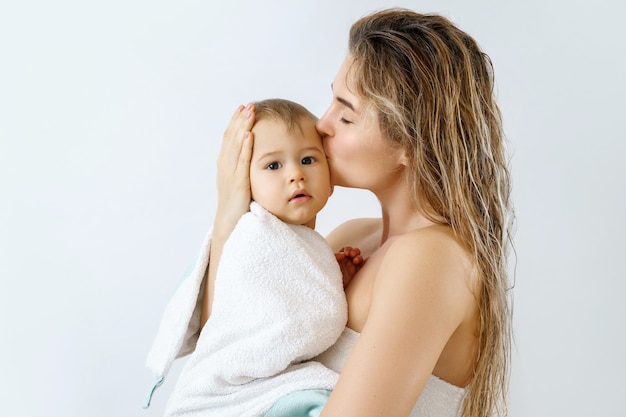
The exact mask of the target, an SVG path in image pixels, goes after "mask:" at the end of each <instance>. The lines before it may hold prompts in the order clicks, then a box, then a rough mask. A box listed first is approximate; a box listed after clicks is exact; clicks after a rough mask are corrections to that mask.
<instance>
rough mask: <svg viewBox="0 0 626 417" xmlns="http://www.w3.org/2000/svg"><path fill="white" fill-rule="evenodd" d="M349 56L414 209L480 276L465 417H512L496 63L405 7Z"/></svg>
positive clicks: (368, 32) (372, 25) (504, 177)
mask: <svg viewBox="0 0 626 417" xmlns="http://www.w3.org/2000/svg"><path fill="white" fill-rule="evenodd" d="M349 54H350V57H351V59H352V65H351V67H350V70H349V79H350V84H349V87H350V88H351V89H353V90H354V92H355V93H356V94H357V95H358V96H360V97H362V98H363V99H364V101H365V102H366V103H368V104H370V105H372V106H374V108H375V109H376V111H377V114H378V118H379V122H380V126H381V131H382V132H383V134H384V135H385V136H386V137H387V138H388V139H389V140H391V141H392V142H393V143H394V145H397V146H401V147H402V148H403V149H404V150H405V152H406V155H407V157H408V159H409V165H408V167H407V175H408V176H409V183H410V184H411V186H412V189H413V196H414V198H415V203H416V206H417V207H419V208H420V209H421V210H422V211H423V213H424V215H426V216H427V217H428V218H429V219H431V220H432V221H434V222H436V223H440V224H448V225H450V226H451V227H452V229H453V230H454V233H455V235H456V236H457V238H458V239H459V240H461V241H462V242H463V243H464V244H465V245H466V246H467V248H469V250H470V251H471V252H472V253H473V255H474V259H475V264H476V266H477V269H478V273H479V274H480V290H479V294H477V298H478V303H479V311H480V327H479V335H478V345H479V348H478V353H477V358H476V366H475V368H474V370H473V375H472V377H471V380H470V382H469V384H468V386H467V394H466V397H465V400H464V403H463V410H462V415H463V416H465V417H487V416H492V415H494V414H497V415H506V414H507V407H506V404H507V387H508V380H509V364H510V351H511V308H510V304H509V302H510V300H509V298H508V295H509V294H508V289H509V288H508V286H509V284H508V279H507V257H508V256H507V255H508V249H509V243H510V234H511V225H512V223H513V217H514V216H513V209H512V205H511V202H510V175H509V170H508V160H507V156H506V152H505V146H504V134H503V130H502V123H501V115H500V110H499V108H498V106H497V104H496V101H495V94H494V79H493V68H492V64H491V60H490V59H489V57H488V56H487V55H486V54H485V53H483V52H482V51H481V49H480V47H479V46H478V44H477V43H476V41H475V40H474V39H473V38H472V37H470V36H469V35H468V34H467V33H465V32H463V31H462V30H460V29H459V28H457V27H456V26H455V25H454V24H453V23H452V22H450V21H449V20H448V19H446V18H445V17H442V16H439V15H433V14H426V15H424V14H418V13H415V12H413V11H410V10H406V9H387V10H382V11H379V12H375V13H372V14H370V15H367V16H365V17H363V18H361V19H360V20H358V21H357V22H356V23H355V24H354V25H353V26H352V28H351V30H350V41H349Z"/></svg>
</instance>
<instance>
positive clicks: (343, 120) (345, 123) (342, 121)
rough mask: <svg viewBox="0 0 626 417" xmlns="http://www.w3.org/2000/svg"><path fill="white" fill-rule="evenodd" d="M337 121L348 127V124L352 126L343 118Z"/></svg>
mask: <svg viewBox="0 0 626 417" xmlns="http://www.w3.org/2000/svg"><path fill="white" fill-rule="evenodd" d="M339 121H340V122H341V123H343V124H344V125H350V124H352V122H351V121H350V120H348V119H345V118H343V117H342V118H341V119H339Z"/></svg>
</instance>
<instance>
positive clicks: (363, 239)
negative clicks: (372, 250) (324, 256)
mask: <svg viewBox="0 0 626 417" xmlns="http://www.w3.org/2000/svg"><path fill="white" fill-rule="evenodd" d="M381 233H382V222H381V219H379V218H361V219H352V220H348V221H346V222H344V223H342V224H340V225H339V226H337V227H336V228H335V229H334V230H333V231H331V232H330V233H329V234H328V236H326V240H327V241H328V243H329V244H330V246H331V247H332V248H333V250H339V249H341V248H342V247H344V246H352V247H358V248H360V249H361V252H362V253H363V252H364V250H366V248H365V246H374V245H376V244H378V243H379V242H380V235H381Z"/></svg>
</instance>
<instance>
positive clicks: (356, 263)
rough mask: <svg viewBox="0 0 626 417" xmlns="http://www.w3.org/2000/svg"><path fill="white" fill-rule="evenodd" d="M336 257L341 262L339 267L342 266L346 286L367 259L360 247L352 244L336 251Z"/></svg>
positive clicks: (344, 285)
mask: <svg viewBox="0 0 626 417" xmlns="http://www.w3.org/2000/svg"><path fill="white" fill-rule="evenodd" d="M335 258H336V259H337V262H338V263H339V268H341V274H342V275H343V287H344V288H346V287H347V286H348V283H349V282H350V280H351V279H352V278H353V277H354V275H355V274H356V273H357V272H358V271H359V269H361V267H362V266H363V264H364V263H365V261H366V260H367V259H363V256H361V250H360V249H359V248H353V247H351V246H344V247H343V248H341V249H339V252H337V253H335Z"/></svg>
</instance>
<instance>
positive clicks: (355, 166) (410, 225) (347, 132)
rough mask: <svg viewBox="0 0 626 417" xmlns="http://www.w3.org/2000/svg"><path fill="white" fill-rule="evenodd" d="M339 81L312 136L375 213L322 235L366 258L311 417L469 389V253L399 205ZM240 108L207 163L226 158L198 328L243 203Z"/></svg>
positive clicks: (372, 120)
mask: <svg viewBox="0 0 626 417" xmlns="http://www.w3.org/2000/svg"><path fill="white" fill-rule="evenodd" d="M345 80H346V63H344V65H343V66H342V68H341V69H340V71H339V73H338V74H337V76H336V78H335V80H334V82H333V101H332V103H331V105H330V107H329V108H328V110H327V111H326V113H325V114H324V116H323V117H322V118H321V119H320V120H319V122H318V125H317V129H318V131H319V132H320V134H322V136H323V138H324V149H325V151H326V154H327V158H328V161H329V166H330V168H331V180H332V182H333V185H339V186H349V187H356V188H363V189H367V190H370V191H371V192H373V193H374V194H375V195H376V197H377V198H378V200H379V202H380V205H381V212H382V216H381V218H380V219H356V220H352V221H348V222H346V223H344V224H343V225H340V226H339V227H338V228H336V229H335V230H334V231H333V232H331V233H330V235H329V236H328V237H327V239H328V242H329V243H330V245H331V247H332V248H333V249H334V250H335V251H336V252H338V253H341V252H342V250H343V252H344V255H345V256H347V257H348V258H349V252H350V251H349V250H348V251H347V252H348V253H347V254H346V253H345V252H346V249H344V248H346V247H347V248H350V249H351V248H355V247H357V248H359V249H360V255H362V257H363V259H366V260H367V262H364V263H362V264H360V265H358V267H357V268H354V270H353V271H352V272H353V274H352V276H351V279H350V280H348V281H347V282H346V284H345V290H346V297H347V300H348V327H350V328H352V329H353V330H355V331H357V332H360V334H361V335H360V337H359V339H358V341H357V343H356V345H355V346H354V348H353V350H352V352H351V353H350V355H349V357H348V359H347V361H346V364H345V366H344V368H343V369H342V371H341V375H340V377H339V381H338V383H337V385H336V387H335V389H334V391H333V393H332V394H331V396H330V398H329V400H328V403H327V404H326V406H325V407H324V409H323V411H322V417H340V416H341V417H353V416H354V417H356V416H359V417H374V416H407V415H408V414H409V413H410V411H411V409H412V408H413V406H414V405H415V403H416V401H417V399H418V397H419V395H420V394H421V392H422V390H423V389H424V386H425V385H426V383H427V381H428V378H429V377H430V375H431V374H434V375H436V376H437V377H439V378H441V379H443V380H445V381H447V382H449V383H451V384H454V385H457V386H459V387H464V386H466V385H467V383H468V382H469V380H470V377H471V374H472V369H473V367H474V365H475V361H476V349H477V329H478V323H479V315H478V304H477V299H478V296H477V294H479V292H480V291H479V285H480V283H479V282H480V281H479V277H478V276H477V274H476V272H475V267H474V264H473V258H472V255H471V253H469V252H468V251H467V249H466V248H465V247H464V246H462V245H461V244H460V243H459V241H458V240H457V239H456V238H455V236H454V234H453V232H452V230H451V228H450V227H448V226H445V225H439V224H435V223H434V222H432V221H431V220H429V219H428V218H427V217H425V216H424V215H423V214H422V213H421V211H420V208H419V207H418V206H416V204H415V202H414V201H413V200H412V199H411V198H410V195H411V189H410V187H409V185H408V184H407V181H406V177H405V173H404V170H405V165H406V160H405V156H404V154H403V152H402V151H401V150H398V149H391V147H390V146H389V144H388V142H387V140H386V138H384V137H383V136H382V134H381V133H380V127H379V126H378V120H377V116H376V114H375V113H374V112H373V111H371V109H368V107H367V106H366V105H365V103H362V102H361V101H360V100H359V98H358V97H356V96H354V95H353V94H352V93H351V92H350V89H348V88H347V86H346V83H345ZM247 112H248V110H244V109H241V110H238V111H237V112H236V113H235V115H234V116H233V119H232V120H231V124H230V125H229V127H228V129H227V132H226V134H225V135H224V144H223V148H222V151H221V152H222V153H223V155H222V153H221V154H220V158H219V159H218V165H219V162H220V161H222V162H224V161H228V163H226V164H225V166H220V167H219V170H221V171H220V173H219V176H218V193H219V198H220V204H222V202H223V207H222V208H221V209H218V213H217V215H216V219H215V223H214V224H216V225H219V230H215V229H214V234H213V241H212V247H211V264H210V268H209V271H208V273H209V285H208V286H207V291H206V292H205V302H204V303H203V323H204V320H206V317H208V314H207V313H210V297H211V291H212V287H211V283H212V279H214V269H215V268H216V267H217V261H218V260H219V255H220V254H221V248H222V246H223V243H224V241H225V239H226V237H227V236H228V234H229V233H230V231H232V229H233V228H234V225H235V223H236V221H237V218H238V217H239V216H240V215H241V214H243V213H244V212H245V211H246V210H247V204H248V202H249V194H247V195H246V194H245V193H244V192H242V191H241V190H242V189H244V188H245V189H246V190H249V180H248V182H246V174H247V173H246V168H245V167H243V168H242V167H241V166H239V164H241V165H246V164H248V165H249V161H250V159H249V158H250V152H249V149H251V146H252V145H251V140H250V139H251V135H250V134H249V133H246V132H247V130H246V129H248V130H249V129H250V127H251V126H252V124H251V123H252V122H251V121H250V120H251V119H253V115H252V116H250V115H248V113H247ZM250 112H252V113H253V109H250ZM231 175H232V176H231ZM229 176H230V177H229ZM233 184H236V185H237V186H236V187H234V186H233ZM233 190H234V191H233ZM244 206H245V209H244V210H243V211H242V207H244ZM235 210H239V212H237V211H235ZM235 217H236V218H235ZM338 259H339V257H338Z"/></svg>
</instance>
